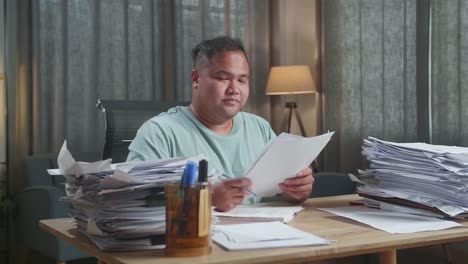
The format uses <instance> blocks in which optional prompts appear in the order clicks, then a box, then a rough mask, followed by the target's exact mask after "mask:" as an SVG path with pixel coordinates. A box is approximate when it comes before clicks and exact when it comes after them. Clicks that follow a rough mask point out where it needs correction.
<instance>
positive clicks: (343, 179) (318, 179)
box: [310, 172, 356, 197]
mask: <svg viewBox="0 0 468 264" xmlns="http://www.w3.org/2000/svg"><path fill="white" fill-rule="evenodd" d="M314 179H315V181H314V186H313V189H312V193H311V194H310V197H325V196H335V195H345V194H353V193H356V183H354V182H352V181H351V180H350V179H349V177H348V175H346V174H345V173H338V172H319V173H316V174H314Z"/></svg>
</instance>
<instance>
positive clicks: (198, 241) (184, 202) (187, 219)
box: [164, 183, 211, 257]
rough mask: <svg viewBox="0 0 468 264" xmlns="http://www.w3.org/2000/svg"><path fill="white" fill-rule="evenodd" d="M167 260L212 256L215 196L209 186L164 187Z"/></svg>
mask: <svg viewBox="0 0 468 264" xmlns="http://www.w3.org/2000/svg"><path fill="white" fill-rule="evenodd" d="M164 195H165V201H166V256H174V257H189V256H200V255H207V254H210V253H211V192H210V185H209V184H205V185H203V184H196V185H193V186H184V187H183V189H180V190H179V184H178V183H172V184H166V185H165V186H164Z"/></svg>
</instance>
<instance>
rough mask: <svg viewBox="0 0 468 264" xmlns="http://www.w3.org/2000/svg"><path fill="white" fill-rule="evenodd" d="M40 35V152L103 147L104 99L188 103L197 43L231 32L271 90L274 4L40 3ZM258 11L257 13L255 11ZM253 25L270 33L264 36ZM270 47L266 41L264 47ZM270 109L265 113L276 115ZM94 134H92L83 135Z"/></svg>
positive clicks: (113, 0)
mask: <svg viewBox="0 0 468 264" xmlns="http://www.w3.org/2000/svg"><path fill="white" fill-rule="evenodd" d="M33 3H34V5H37V6H33V8H32V10H33V12H34V10H37V15H36V17H35V18H34V19H35V22H36V23H37V25H38V26H37V28H36V30H37V35H36V38H34V39H33V43H34V45H35V48H34V50H35V51H37V53H36V54H35V55H36V56H37V76H38V78H37V83H35V85H34V90H35V91H37V92H36V93H37V98H35V101H36V102H37V103H36V104H34V111H33V113H36V116H35V117H34V119H37V120H38V122H37V123H36V124H35V126H34V127H33V133H34V137H33V138H34V139H35V141H34V149H33V152H49V151H57V150H58V149H59V147H60V145H61V144H62V142H63V139H67V140H68V142H69V146H70V148H71V149H72V150H73V151H92V152H94V151H98V150H99V149H98V148H99V146H101V144H100V142H102V135H103V134H102V120H101V119H100V118H99V114H98V112H97V111H96V109H95V102H96V99H97V98H103V99H132V100H152V99H154V100H167V101H188V100H190V98H191V82H190V72H191V55H190V51H191V48H192V47H193V46H194V45H195V44H196V43H198V42H200V41H201V40H203V39H205V38H211V37H214V36H218V35H231V36H234V37H239V38H241V39H242V40H243V41H244V42H245V44H246V46H247V49H248V52H249V56H250V59H251V61H252V68H253V72H254V74H253V75H254V76H255V77H258V78H259V79H261V80H262V81H258V80H257V79H256V78H254V79H253V83H252V87H253V89H252V90H253V97H252V98H251V99H252V100H251V101H250V105H249V108H252V109H254V110H257V108H256V107H252V106H254V105H256V101H257V100H259V101H260V102H262V103H263V102H264V98H266V96H264V95H263V93H262V96H260V97H257V96H255V95H256V92H255V89H256V88H258V89H263V87H264V86H263V83H264V81H263V80H264V79H266V76H267V74H268V69H269V60H268V57H265V56H264V54H263V53H264V52H266V54H268V46H267V47H266V48H267V49H266V51H265V50H262V51H261V54H257V53H259V51H258V50H259V49H258V47H255V46H252V45H250V44H251V43H256V45H257V43H258V45H262V44H265V45H269V43H268V39H269V34H268V32H269V28H268V26H269V24H268V12H266V13H265V15H260V14H261V13H260V12H257V10H268V8H269V3H268V1H260V2H257V1H255V2H253V1H232V0H231V1H219V0H211V1H183V0H178V1H170V0H160V1H152V0H101V1H92V0H84V1H83V0H72V1H53V0H40V1H37V2H36V1H33ZM253 13H255V14H256V15H255V16H253V15H252V14H253ZM248 22H252V24H254V25H258V26H256V27H257V28H256V29H258V30H259V31H261V32H265V33H264V34H256V33H257V32H258V31H257V32H256V31H254V30H252V28H248V27H247V23H248ZM265 45H262V48H264V46H265ZM267 111H268V110H267V109H259V111H257V112H258V113H259V114H261V115H264V116H265V115H266V117H267V118H268V114H269V113H268V112H267ZM83 135H86V136H83Z"/></svg>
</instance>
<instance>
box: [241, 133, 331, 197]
mask: <svg viewBox="0 0 468 264" xmlns="http://www.w3.org/2000/svg"><path fill="white" fill-rule="evenodd" d="M334 133H335V132H329V133H326V134H323V135H320V136H316V137H310V138H306V137H301V136H297V135H292V134H287V133H281V134H280V135H279V136H278V137H276V138H274V139H273V140H272V141H271V142H270V143H269V144H268V145H267V146H266V147H265V149H264V151H263V152H262V154H261V155H260V156H259V157H258V159H257V160H256V161H255V162H254V163H253V164H252V166H251V167H250V169H248V170H247V173H246V174H245V177H247V178H250V179H251V180H252V190H253V192H254V193H255V194H256V195H257V196H260V197H271V196H275V195H276V194H278V193H281V189H280V188H279V187H278V184H279V183H281V182H283V181H284V180H285V179H287V178H291V177H295V176H296V173H298V172H299V171H300V170H302V169H304V168H306V167H307V166H309V165H310V164H311V163H312V161H314V159H315V158H317V156H318V154H320V152H321V151H322V150H323V148H324V147H325V146H326V145H327V143H328V141H330V139H331V137H332V136H333V134H334Z"/></svg>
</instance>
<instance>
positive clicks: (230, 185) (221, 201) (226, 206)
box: [211, 178, 252, 212]
mask: <svg viewBox="0 0 468 264" xmlns="http://www.w3.org/2000/svg"><path fill="white" fill-rule="evenodd" d="M251 185H252V181H251V180H250V179H247V178H235V179H227V180H222V181H220V182H217V183H215V184H213V186H212V190H213V192H212V193H211V199H212V202H213V206H214V207H215V210H217V211H222V212H226V211H229V210H231V209H233V208H234V207H236V206H237V205H239V204H241V203H242V201H244V197H245V196H246V195H248V194H249V192H248V191H247V190H244V189H243V188H242V186H246V187H250V186H251Z"/></svg>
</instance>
